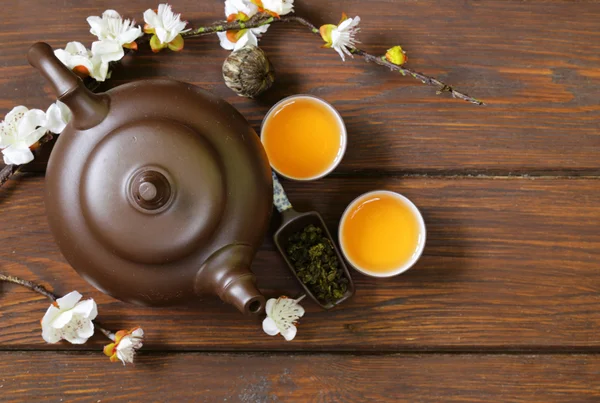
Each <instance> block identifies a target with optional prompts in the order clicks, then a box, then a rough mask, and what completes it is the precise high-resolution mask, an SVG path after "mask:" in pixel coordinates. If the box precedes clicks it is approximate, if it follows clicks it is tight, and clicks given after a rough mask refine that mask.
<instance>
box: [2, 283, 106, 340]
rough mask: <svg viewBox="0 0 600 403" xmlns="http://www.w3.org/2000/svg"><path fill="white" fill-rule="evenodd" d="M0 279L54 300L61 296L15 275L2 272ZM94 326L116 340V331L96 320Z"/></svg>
mask: <svg viewBox="0 0 600 403" xmlns="http://www.w3.org/2000/svg"><path fill="white" fill-rule="evenodd" d="M0 281H6V282H8V283H13V284H18V285H20V286H22V287H25V288H29V289H30V290H32V291H35V292H37V293H38V294H42V295H43V296H44V297H46V298H48V299H49V300H50V301H52V302H54V301H56V300H57V299H58V298H59V297H58V296H57V295H56V294H54V293H53V292H52V291H48V289H47V288H46V287H44V286H43V285H41V284H36V283H34V282H33V281H29V280H24V279H22V278H19V277H15V276H9V275H7V274H3V273H0ZM94 327H95V328H96V329H98V330H100V332H102V334H104V335H105V336H106V337H108V338H109V339H110V340H112V341H114V340H115V335H114V333H113V332H111V331H110V330H107V329H105V328H103V327H102V326H100V325H99V324H98V322H96V321H94Z"/></svg>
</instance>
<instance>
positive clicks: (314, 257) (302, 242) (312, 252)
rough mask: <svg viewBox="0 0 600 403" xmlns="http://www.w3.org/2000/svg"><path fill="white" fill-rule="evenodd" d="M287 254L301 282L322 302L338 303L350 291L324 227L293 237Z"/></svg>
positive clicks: (306, 230) (289, 241)
mask: <svg viewBox="0 0 600 403" xmlns="http://www.w3.org/2000/svg"><path fill="white" fill-rule="evenodd" d="M287 255H288V258H289V260H290V262H291V263H292V265H293V266H294V269H295V270H296V273H297V274H298V277H299V278H300V281H302V282H303V283H304V284H305V285H306V286H307V287H308V289H309V290H310V291H311V292H312V293H313V294H314V295H315V297H317V299H319V301H321V303H323V304H327V303H335V302H336V301H337V300H339V299H340V298H342V297H343V296H344V294H345V293H346V291H347V290H348V279H347V278H346V276H345V274H344V271H343V270H342V268H341V267H340V262H339V260H338V257H337V255H336V253H335V249H334V248H333V245H332V244H331V241H330V240H329V238H328V237H327V236H324V235H323V229H322V228H319V227H316V226H314V225H309V226H308V227H306V228H304V230H302V231H301V232H297V233H295V234H293V235H292V236H290V238H289V239H288V247H287Z"/></svg>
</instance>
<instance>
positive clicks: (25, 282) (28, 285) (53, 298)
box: [0, 273, 58, 302]
mask: <svg viewBox="0 0 600 403" xmlns="http://www.w3.org/2000/svg"><path fill="white" fill-rule="evenodd" d="M0 281H7V282H9V283H13V284H18V285H20V286H23V287H25V288H29V289H30V290H32V291H35V292H37V293H38V294H42V295H43V296H44V297H46V298H48V299H49V300H50V301H52V302H54V301H56V300H57V299H58V297H57V296H56V294H54V293H53V292H51V291H48V290H47V289H46V287H44V286H43V285H40V284H36V283H34V282H32V281H29V280H23V279H22V278H19V277H15V276H9V275H7V274H2V273H0Z"/></svg>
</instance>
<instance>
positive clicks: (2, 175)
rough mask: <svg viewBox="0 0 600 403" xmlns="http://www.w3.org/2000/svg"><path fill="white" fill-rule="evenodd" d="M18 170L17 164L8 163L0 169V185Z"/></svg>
mask: <svg viewBox="0 0 600 403" xmlns="http://www.w3.org/2000/svg"><path fill="white" fill-rule="evenodd" d="M18 170H19V166H18V165H13V164H8V165H6V166H5V167H4V168H2V170H1V171H0V187H2V185H4V184H5V183H6V181H8V180H9V179H10V178H11V176H13V175H14V174H15V173H16V172H17V171H18Z"/></svg>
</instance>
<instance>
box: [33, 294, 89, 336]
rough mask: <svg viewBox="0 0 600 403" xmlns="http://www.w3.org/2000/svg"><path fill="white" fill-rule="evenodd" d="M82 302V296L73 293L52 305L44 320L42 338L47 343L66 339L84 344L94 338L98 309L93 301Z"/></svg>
mask: <svg viewBox="0 0 600 403" xmlns="http://www.w3.org/2000/svg"><path fill="white" fill-rule="evenodd" d="M80 300H81V294H80V293H78V292H77V291H72V292H70V293H68V294H67V295H65V296H64V297H62V298H59V299H57V300H56V301H55V302H54V303H53V304H52V305H50V307H49V308H48V310H47V311H46V314H45V315H44V318H43V319H42V337H43V338H44V340H45V341H46V342H47V343H57V342H59V341H60V340H63V339H64V340H67V341H68V342H69V343H73V344H83V343H85V342H86V341H87V340H88V339H89V338H90V337H92V335H93V334H94V324H93V323H92V320H94V319H95V318H96V316H97V315H98V308H97V307H96V303H95V302H94V300H93V299H86V300H85V301H80Z"/></svg>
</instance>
